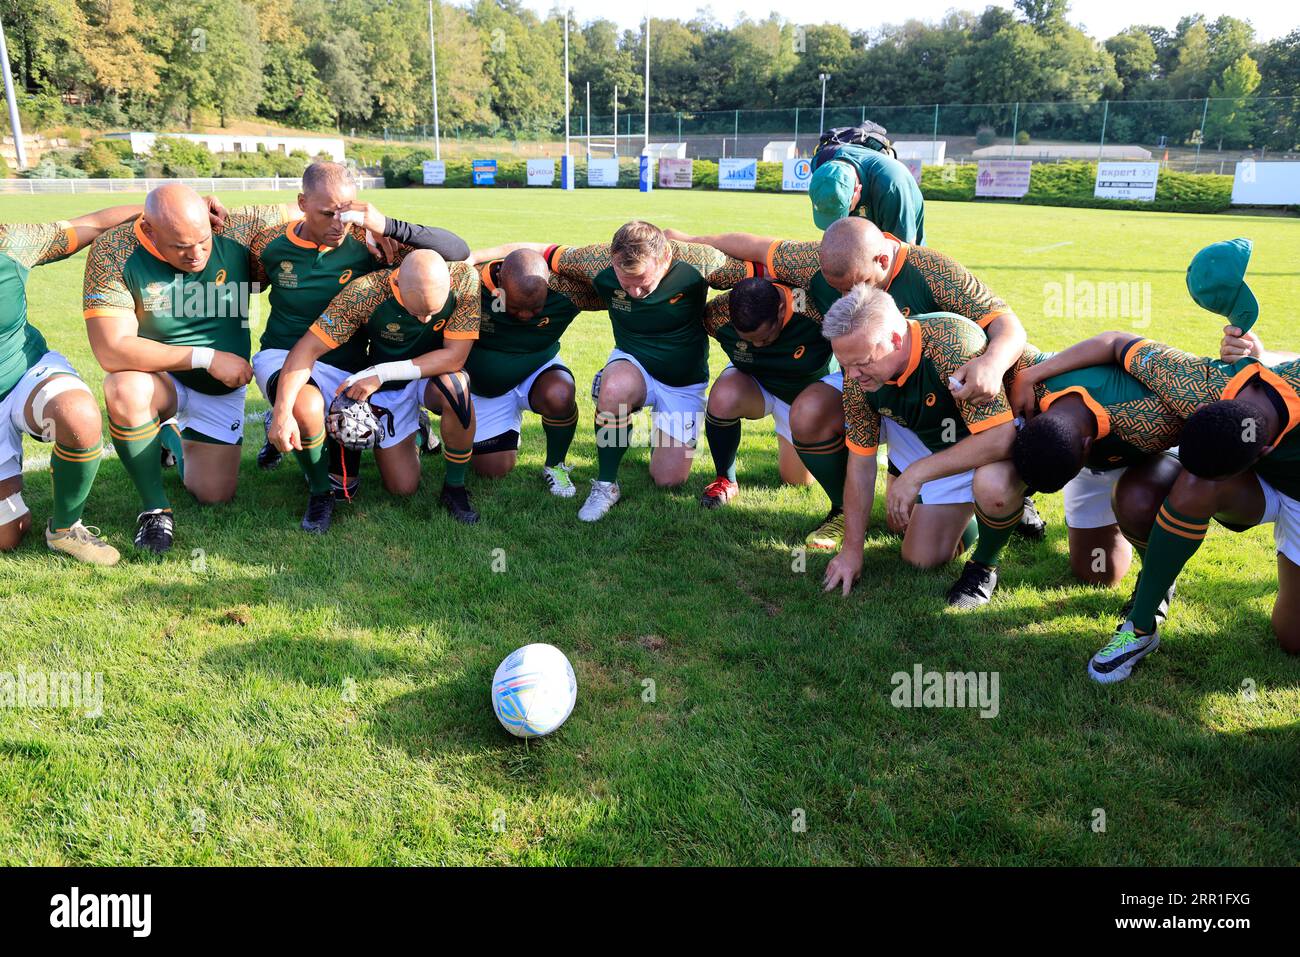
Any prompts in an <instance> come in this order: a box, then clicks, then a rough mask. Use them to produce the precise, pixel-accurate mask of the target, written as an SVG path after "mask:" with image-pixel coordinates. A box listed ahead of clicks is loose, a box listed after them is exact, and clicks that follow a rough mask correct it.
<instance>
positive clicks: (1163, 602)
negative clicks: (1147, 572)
mask: <svg viewBox="0 0 1300 957" xmlns="http://www.w3.org/2000/svg"><path fill="white" fill-rule="evenodd" d="M1141 582H1142V573H1141V572H1138V577H1137V581H1135V582H1134V583H1133V594H1131V595H1129V596H1128V601H1126V602H1124V607H1123V608H1121V609H1120V611H1119V615H1120V617H1119V623H1120V624H1121V625H1122V624H1124V622H1126V621H1128V616H1129V615H1131V614H1133V606H1134V605H1135V604H1137V597H1138V585H1139V584H1141ZM1177 591H1178V583H1177V582H1174V583H1173V584H1172V585H1170V586H1169V591H1167V592H1165V597H1164V598H1161V599H1160V604H1159V605H1157V606H1156V615H1155V621H1156V627H1157V628H1159V627H1160V626H1161V625H1163V624H1164V623H1165V619H1166V618H1168V617H1169V603H1170V602H1172V601H1173V600H1174V594H1175V593H1176V592H1177Z"/></svg>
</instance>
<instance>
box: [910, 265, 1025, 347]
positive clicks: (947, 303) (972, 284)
mask: <svg viewBox="0 0 1300 957" xmlns="http://www.w3.org/2000/svg"><path fill="white" fill-rule="evenodd" d="M908 261H909V262H911V263H912V265H914V266H915V267H916V268H917V270H918V271H919V272H920V273H921V275H922V276H923V277H924V278H925V284H926V285H927V286H929V287H930V295H931V296H933V297H934V301H935V302H936V303H938V305H939V311H940V312H955V313H956V314H957V315H959V316H965V317H966V318H967V319H969V320H971V321H972V322H974V323H975V324H976V325H978V326H979V327H980V328H981V329H987V328H988V327H989V324H990V323H992V322H993V320H994V319H996V318H998V316H1003V315H1006V314H1007V313H1009V312H1010V311H1011V308H1010V307H1009V306H1008V305H1007V304H1006V302H1005V301H1003V300H1002V298H1001V297H999V296H995V295H994V294H993V291H992V290H991V289H989V287H988V286H986V285H984V283H983V282H982V281H981V280H980V279H979V278H977V277H976V276H975V274H974V273H972V272H970V271H969V270H968V269H967V268H966V267H965V266H963V265H962V264H961V263H959V262H957V260H955V259H953V258H951V257H949V256H945V255H944V254H943V253H941V252H936V251H935V250H933V249H930V248H928V247H926V246H910V247H908Z"/></svg>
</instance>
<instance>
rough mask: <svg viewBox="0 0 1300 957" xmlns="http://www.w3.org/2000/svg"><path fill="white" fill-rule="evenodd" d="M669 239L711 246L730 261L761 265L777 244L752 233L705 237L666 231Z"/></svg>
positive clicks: (772, 239) (719, 234) (720, 234)
mask: <svg viewBox="0 0 1300 957" xmlns="http://www.w3.org/2000/svg"><path fill="white" fill-rule="evenodd" d="M665 234H666V235H668V238H669V239H676V240H677V241H679V242H685V243H700V244H701V245H704V246H712V247H713V248H714V249H716V250H717V251H718V252H720V253H722V254H723V255H724V256H730V257H731V258H732V259H744V260H746V261H748V262H756V263H761V262H765V261H766V260H767V251H768V250H769V249H771V248H772V244H773V243H774V242H777V240H776V239H775V238H774V237H771V236H757V235H755V234H754V233H713V234H711V235H707V236H683V235H682V234H681V233H679V232H678V231H677V230H666V231H665Z"/></svg>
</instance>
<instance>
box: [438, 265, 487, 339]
mask: <svg viewBox="0 0 1300 957" xmlns="http://www.w3.org/2000/svg"><path fill="white" fill-rule="evenodd" d="M448 266H449V268H450V270H451V291H452V295H454V296H455V297H456V308H455V309H453V310H452V313H451V318H450V319H449V320H447V328H445V329H443V330H442V337H443V338H444V339H477V338H478V320H479V309H480V307H481V305H482V304H481V302H480V301H479V288H480V287H479V279H478V270H477V269H475V268H474V267H473V266H471V265H470V264H469V263H463V262H459V263H449V264H448Z"/></svg>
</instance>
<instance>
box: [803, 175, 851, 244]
mask: <svg viewBox="0 0 1300 957" xmlns="http://www.w3.org/2000/svg"><path fill="white" fill-rule="evenodd" d="M857 185H858V174H857V172H855V171H854V169H853V168H852V167H851V166H849V165H848V164H846V163H836V162H828V163H823V164H822V165H821V166H819V167H817V172H815V173H813V175H812V179H811V180H809V182H808V198H809V199H811V200H812V207H813V223H814V224H816V226H817V228H818V229H825V228H826V227H828V226H829V225H830V224H831V223H833V222H835V221H836V220H838V219H843V218H844V217H845V216H847V215H849V213H851V212H853V210H852V209H850V208H849V207H850V206H851V205H852V203H853V190H854V189H856V188H857Z"/></svg>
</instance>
